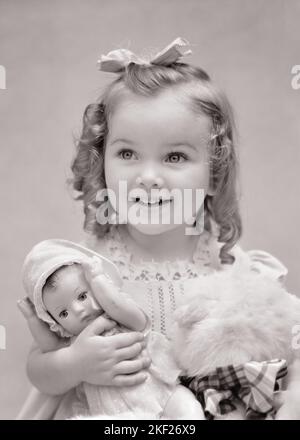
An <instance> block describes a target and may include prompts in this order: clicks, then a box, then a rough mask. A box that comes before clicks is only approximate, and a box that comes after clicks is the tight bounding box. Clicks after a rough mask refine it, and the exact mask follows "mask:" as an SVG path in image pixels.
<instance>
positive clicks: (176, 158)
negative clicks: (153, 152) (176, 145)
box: [168, 153, 187, 163]
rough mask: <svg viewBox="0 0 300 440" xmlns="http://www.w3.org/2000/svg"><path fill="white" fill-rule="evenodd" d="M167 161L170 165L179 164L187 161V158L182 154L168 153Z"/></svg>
mask: <svg viewBox="0 0 300 440" xmlns="http://www.w3.org/2000/svg"><path fill="white" fill-rule="evenodd" d="M168 159H169V160H168V161H169V162H170V163H179V162H183V161H185V160H187V156H186V155H185V154H183V153H170V154H169V155H168Z"/></svg>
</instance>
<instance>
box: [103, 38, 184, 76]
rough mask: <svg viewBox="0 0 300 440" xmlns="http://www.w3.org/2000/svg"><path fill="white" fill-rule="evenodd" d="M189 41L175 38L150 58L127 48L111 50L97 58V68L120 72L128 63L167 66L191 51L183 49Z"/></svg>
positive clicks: (104, 70)
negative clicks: (144, 57)
mask: <svg viewBox="0 0 300 440" xmlns="http://www.w3.org/2000/svg"><path fill="white" fill-rule="evenodd" d="M187 46H189V43H188V41H187V40H184V39H183V38H180V37H179V38H176V40H174V41H173V42H172V43H171V44H169V45H168V46H167V47H165V48H164V49H163V50H162V51H160V52H158V53H157V54H156V55H155V56H154V57H153V58H151V59H150V60H145V59H143V58H140V57H138V56H137V55H135V54H134V53H133V52H131V51H130V50H127V49H117V50H112V51H111V52H109V53H108V54H107V55H101V57H100V59H99V60H98V66H99V70H101V71H103V72H114V73H118V72H122V71H123V70H125V68H126V67H127V66H128V65H129V64H130V63H135V64H144V65H150V64H158V65H160V66H169V65H170V64H172V63H175V62H176V61H178V60H179V59H180V58H181V57H183V56H185V55H189V54H191V53H192V51H191V50H184V49H185V48H186V47H187Z"/></svg>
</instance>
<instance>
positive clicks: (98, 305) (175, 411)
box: [23, 240, 203, 419]
mask: <svg viewBox="0 0 300 440" xmlns="http://www.w3.org/2000/svg"><path fill="white" fill-rule="evenodd" d="M92 256H93V253H92V252H91V251H90V250H89V249H85V248H84V247H82V246H78V245H76V243H72V242H69V241H67V240H45V241H43V242H41V243H39V244H37V245H36V246H34V248H33V249H32V250H31V252H30V253H29V254H28V256H27V257H26V260H25V263H24V268H23V280H24V285H25V290H26V292H27V293H28V296H29V298H30V299H31V301H32V302H33V304H34V306H35V310H36V313H37V315H38V317H39V318H40V319H41V320H42V321H44V322H46V323H47V324H48V325H49V327H50V328H51V330H52V331H54V332H56V333H58V334H59V336H63V337H66V338H71V341H73V342H74V341H75V340H76V338H77V337H78V336H79V335H80V333H81V332H82V331H83V330H84V329H85V328H86V327H87V326H88V325H90V324H91V323H92V322H93V321H94V320H95V319H99V317H102V319H109V320H114V323H115V326H114V327H113V328H112V329H111V330H109V331H106V332H105V336H111V335H115V334H118V333H120V332H128V331H129V330H132V331H142V332H144V333H146V334H147V349H148V352H149V354H150V356H151V360H152V364H151V367H150V368H149V371H148V373H149V374H148V380H147V381H146V382H144V383H141V384H139V385H137V386H135V387H109V386H101V387H99V386H95V385H91V384H89V383H82V384H80V385H79V387H78V388H77V395H78V397H79V400H80V401H81V405H80V407H79V408H78V417H84V416H97V417H101V418H105V417H118V416H119V417H120V416H121V415H122V417H124V415H126V416H127V417H130V418H134V417H146V416H147V417H151V418H153V419H157V418H161V417H164V418H167V419H189V418H192V419H195V418H197V419H201V418H202V419H203V413H202V410H201V405H200V403H199V402H198V401H197V400H196V398H195V397H194V395H193V394H192V393H191V392H190V391H189V390H187V389H186V388H185V387H183V386H182V385H179V384H178V376H179V373H180V369H179V367H178V365H177V364H176V362H175V359H174V357H173V356H172V352H171V345H170V343H169V342H168V341H167V338H166V337H165V336H163V335H161V334H160V333H157V332H149V331H148V330H149V325H148V324H149V323H150V321H149V318H148V317H147V316H146V314H145V313H144V312H143V310H142V309H140V308H139V307H138V305H137V304H136V303H135V302H134V301H133V300H132V299H131V298H130V297H128V295H126V294H125V293H124V292H122V291H121V284H122V281H121V280H120V278H119V276H118V271H117V269H116V267H115V266H114V265H113V264H111V263H110V262H109V261H108V260H106V259H104V258H103V257H101V259H100V256H99V258H98V257H96V256H93V257H92ZM113 280H114V281H113ZM29 323H30V324H31V320H29ZM31 330H32V335H33V337H34V339H35V340H36V342H37V343H38V346H39V348H40V349H41V351H42V352H49V351H52V350H53V349H55V348H56V347H55V346H53V344H52V341H49V339H48V338H43V336H44V335H43V334H41V333H40V332H36V331H35V325H34V324H33V326H32V327H31Z"/></svg>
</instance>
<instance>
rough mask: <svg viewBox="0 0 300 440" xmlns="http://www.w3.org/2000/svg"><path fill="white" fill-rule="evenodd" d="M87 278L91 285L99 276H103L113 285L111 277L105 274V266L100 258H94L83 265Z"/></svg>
mask: <svg viewBox="0 0 300 440" xmlns="http://www.w3.org/2000/svg"><path fill="white" fill-rule="evenodd" d="M81 265H82V267H83V270H84V274H85V277H86V279H87V281H88V282H90V283H91V281H93V279H94V278H96V277H97V276H101V277H102V276H103V277H104V279H105V281H107V282H109V283H112V280H111V279H110V277H109V276H108V275H107V274H106V273H105V272H104V269H103V264H102V261H101V260H100V258H97V257H96V256H95V257H92V258H89V259H88V260H86V261H84V262H82V263H81Z"/></svg>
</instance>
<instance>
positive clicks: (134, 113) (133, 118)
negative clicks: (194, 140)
mask: <svg viewBox="0 0 300 440" xmlns="http://www.w3.org/2000/svg"><path fill="white" fill-rule="evenodd" d="M210 126H211V123H210V119H209V118H208V117H207V116H206V115H204V114H203V113H201V112H200V111H199V112H197V113H196V112H195V110H193V108H192V105H191V103H190V100H189V98H188V97H187V96H186V95H184V94H183V93H182V92H180V91H178V93H176V90H172V89H170V90H166V91H164V92H161V93H159V94H158V95H156V96H141V95H136V94H134V93H128V94H126V95H125V96H123V97H122V99H121V100H120V101H119V103H118V105H116V106H115V108H114V111H113V112H112V115H111V118H110V120H109V137H111V138H112V137H116V136H121V135H122V136H126V135H131V136H134V135H135V134H136V135H138V133H139V132H142V131H149V132H151V131H152V130H153V129H155V131H156V132H157V130H158V131H160V130H161V132H162V133H163V134H166V135H168V136H169V135H170V134H172V135H173V136H174V137H176V136H177V135H178V136H181V135H182V133H183V132H184V133H185V134H187V135H189V134H190V135H193V134H194V135H195V136H196V137H198V136H199V135H205V134H208V133H209V132H210ZM152 134H153V133H152Z"/></svg>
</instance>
